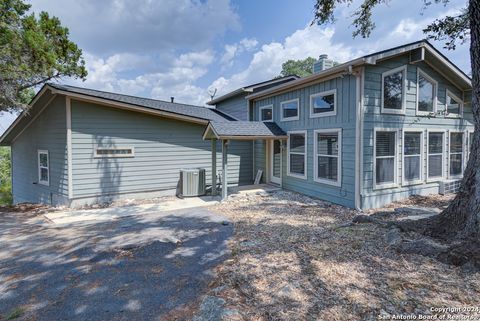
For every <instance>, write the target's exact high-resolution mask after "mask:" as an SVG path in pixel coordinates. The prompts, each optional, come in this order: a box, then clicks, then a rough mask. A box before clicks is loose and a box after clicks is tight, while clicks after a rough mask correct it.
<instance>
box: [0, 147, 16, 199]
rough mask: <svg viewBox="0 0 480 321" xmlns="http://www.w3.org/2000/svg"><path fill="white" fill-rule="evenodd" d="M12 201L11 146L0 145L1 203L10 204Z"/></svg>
mask: <svg viewBox="0 0 480 321" xmlns="http://www.w3.org/2000/svg"><path fill="white" fill-rule="evenodd" d="M12 201H13V198H12V168H11V157H10V147H0V204H2V205H9V204H11V203H12Z"/></svg>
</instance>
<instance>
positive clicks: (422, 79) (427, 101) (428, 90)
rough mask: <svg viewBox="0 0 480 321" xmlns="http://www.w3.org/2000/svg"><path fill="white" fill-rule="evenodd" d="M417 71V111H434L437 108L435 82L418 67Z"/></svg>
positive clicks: (427, 112) (426, 112)
mask: <svg viewBox="0 0 480 321" xmlns="http://www.w3.org/2000/svg"><path fill="white" fill-rule="evenodd" d="M417 71H418V74H417V75H418V76H417V113H418V114H430V113H435V112H436V110H437V82H436V81H435V80H433V79H432V78H431V77H430V76H428V75H427V74H425V73H424V72H423V71H421V70H420V69H417Z"/></svg>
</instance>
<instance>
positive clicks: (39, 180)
mask: <svg viewBox="0 0 480 321" xmlns="http://www.w3.org/2000/svg"><path fill="white" fill-rule="evenodd" d="M41 154H47V167H44V166H40V155H41ZM37 156H38V157H37V162H38V163H37V166H38V184H41V185H45V186H50V154H49V153H48V150H46V149H39V150H38V151H37ZM42 168H46V169H47V171H48V175H47V180H46V181H43V180H42V174H41V169H42Z"/></svg>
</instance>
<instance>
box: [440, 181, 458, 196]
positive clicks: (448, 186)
mask: <svg viewBox="0 0 480 321" xmlns="http://www.w3.org/2000/svg"><path fill="white" fill-rule="evenodd" d="M460 183H461V181H460V180H457V181H446V182H440V187H439V191H438V193H439V194H441V195H445V194H450V193H457V192H458V190H459V188H460Z"/></svg>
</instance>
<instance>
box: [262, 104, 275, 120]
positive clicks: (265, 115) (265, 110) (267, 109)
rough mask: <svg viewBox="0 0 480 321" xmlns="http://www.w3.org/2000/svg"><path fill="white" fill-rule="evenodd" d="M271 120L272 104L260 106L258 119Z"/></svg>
mask: <svg viewBox="0 0 480 321" xmlns="http://www.w3.org/2000/svg"><path fill="white" fill-rule="evenodd" d="M272 120H273V106H272V105H269V106H264V107H260V121H272Z"/></svg>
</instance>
